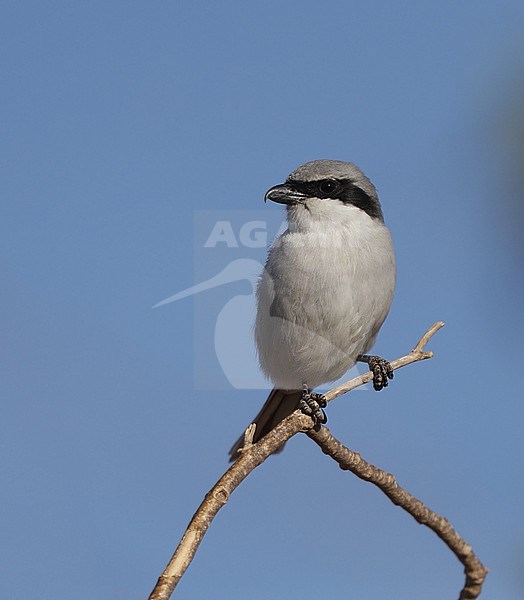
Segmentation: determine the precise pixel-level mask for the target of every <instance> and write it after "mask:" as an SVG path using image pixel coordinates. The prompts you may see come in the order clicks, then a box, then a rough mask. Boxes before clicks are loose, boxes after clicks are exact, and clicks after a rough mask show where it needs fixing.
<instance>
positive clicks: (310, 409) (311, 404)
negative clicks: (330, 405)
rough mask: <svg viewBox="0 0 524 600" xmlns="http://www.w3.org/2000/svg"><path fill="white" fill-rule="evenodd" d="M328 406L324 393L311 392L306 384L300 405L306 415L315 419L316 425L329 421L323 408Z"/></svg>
mask: <svg viewBox="0 0 524 600" xmlns="http://www.w3.org/2000/svg"><path fill="white" fill-rule="evenodd" d="M326 406H327V400H326V398H325V397H324V396H323V395H322V394H317V393H316V392H311V391H310V390H309V388H308V387H307V385H304V389H303V391H302V397H301V398H300V402H299V404H298V407H299V409H300V410H301V411H302V412H303V413H304V414H305V415H307V416H308V417H311V418H312V419H313V421H315V425H321V424H323V423H327V416H326V413H325V412H324V411H323V410H322V409H323V408H326Z"/></svg>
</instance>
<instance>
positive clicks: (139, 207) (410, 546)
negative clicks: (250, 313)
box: [0, 1, 524, 600]
mask: <svg viewBox="0 0 524 600" xmlns="http://www.w3.org/2000/svg"><path fill="white" fill-rule="evenodd" d="M1 13H2V18H1V19H0V46H1V51H0V57H1V58H0V60H1V62H2V69H1V72H2V99H1V105H2V135H1V141H0V144H1V149H2V160H1V167H0V168H1V170H2V176H1V181H2V184H1V185H2V194H1V202H2V219H1V222H0V228H1V230H0V234H1V235H0V248H1V254H0V256H1V261H2V266H3V283H4V285H3V286H2V287H3V293H2V296H1V300H0V302H1V314H2V322H3V324H2V344H1V352H2V371H3V375H2V384H1V385H2V394H1V395H2V419H1V421H0V439H1V447H2V469H1V476H0V477H1V485H0V503H1V506H2V511H1V516H0V536H1V538H2V540H3V544H2V547H1V549H0V564H1V565H2V567H1V571H2V574H1V577H0V595H1V597H2V598H27V597H28V595H30V597H35V598H39V599H47V598H49V599H51V598H53V599H55V598H61V597H66V596H70V595H71V594H73V595H74V597H75V598H77V599H78V600H83V599H89V600H92V599H93V598H97V599H98V598H100V599H105V598H111V599H114V598H116V599H120V598H121V599H124V598H125V599H130V598H136V599H137V600H138V599H141V598H145V597H147V595H148V593H149V591H150V590H151V588H152V586H153V584H154V582H155V581H156V578H157V577H158V575H159V573H160V572H161V570H162V569H163V567H164V565H165V563H166V562H167V560H168V559H169V557H170V555H171V553H172V551H173V549H174V547H175V546H176V544H177V543H178V540H179V538H180V536H181V534H182V532H183V530H184V528H185V526H186V524H187V522H188V520H189V519H190V517H191V515H192V514H193V512H194V510H195V509H196V507H197V505H198V504H199V502H200V500H201V499H202V497H203V495H204V493H205V492H206V491H207V490H208V489H209V488H210V487H211V485H212V484H213V483H214V482H215V480H216V479H217V478H218V477H219V476H220V475H221V474H222V472H223V471H224V469H225V468H226V466H227V464H226V455H227V450H228V449H229V447H230V445H231V444H232V442H233V441H234V440H235V439H236V437H237V436H238V435H239V433H240V432H241V431H242V430H243V429H244V428H245V427H246V426H247V424H248V423H249V421H250V419H251V418H252V417H253V416H254V414H255V413H256V412H257V411H258V408H259V406H260V405H261V404H262V402H263V401H264V399H265V396H264V394H265V393H264V391H262V390H259V389H247V390H240V389H235V388H233V387H232V386H231V383H230V382H229V381H228V378H227V377H226V376H225V374H224V372H223V370H222V366H221V363H220V360H219V357H218V356H217V351H216V348H217V339H218V340H219V341H220V340H222V341H223V340H224V334H223V333H222V334H220V335H219V334H217V331H218V323H219V319H218V317H219V315H221V314H223V313H222V312H221V311H222V310H223V308H224V307H225V306H226V305H228V303H229V302H230V301H235V302H236V301H238V302H239V306H240V305H242V306H247V304H246V302H248V301H249V297H250V294H251V287H250V285H249V281H248V282H247V283H246V281H242V280H238V281H230V282H229V283H227V284H225V285H221V286H219V287H215V288H212V289H209V290H207V291H206V292H203V293H201V294H199V295H197V296H192V297H188V298H185V299H182V300H179V301H177V302H175V303H171V304H167V305H165V306H162V307H159V308H156V309H154V310H153V309H152V306H153V305H155V304H156V303H157V302H159V301H161V300H163V299H164V298H167V297H168V296H170V295H172V294H174V293H175V292H177V291H180V290H184V289H186V288H189V287H191V286H193V285H195V284H197V283H199V282H201V281H202V280H203V279H206V278H209V277H211V276H213V275H214V274H216V273H217V272H218V271H219V270H221V269H222V268H224V267H225V266H226V265H228V264H229V263H230V262H231V261H232V260H235V259H250V260H252V261H263V258H264V255H265V249H264V248H263V247H260V246H257V247H256V248H252V247H246V246H245V245H243V244H239V246H238V247H236V248H233V249H231V248H229V247H227V245H226V246H221V247H220V248H214V249H212V250H211V251H210V252H209V253H206V251H205V250H204V247H203V244H202V240H203V239H205V236H206V235H207V232H208V228H209V226H212V224H213V219H215V215H216V219H215V221H216V220H219V219H220V216H221V215H223V218H224V220H227V221H230V222H231V223H232V228H233V230H234V235H235V239H239V238H238V235H239V228H240V227H241V225H242V224H243V223H245V222H247V221H249V220H252V217H254V219H256V220H262V221H263V222H264V219H265V218H266V217H265V216H264V215H265V214H267V222H266V223H267V232H268V238H269V239H268V243H269V241H270V238H271V236H272V235H273V234H274V233H275V232H276V230H277V229H278V226H279V224H280V223H281V219H282V209H281V207H278V206H265V207H264V205H263V203H262V198H263V195H264V192H265V191H266V190H267V189H268V188H269V187H271V186H272V185H274V184H276V183H280V182H281V181H282V180H283V179H284V178H285V177H286V176H287V174H288V173H289V172H290V171H291V170H293V169H294V168H295V167H296V166H297V165H299V164H301V163H302V162H305V161H307V160H312V159H315V158H335V159H341V160H350V161H353V162H355V163H357V164H358V165H359V166H360V167H361V168H362V169H363V170H364V171H365V172H366V173H367V174H368V175H369V177H370V178H371V179H372V180H373V182H374V183H375V185H376V186H377V188H378V190H379V194H380V198H381V201H382V205H383V209H384V213H385V216H386V222H387V224H388V226H389V227H390V229H391V231H392V234H393V238H394V241H395V246H396V252H397V262H398V285H397V292H396V296H395V300H394V304H393V307H392V310H391V313H390V316H389V318H388V320H387V322H386V324H385V325H384V327H383V329H382V332H381V334H380V336H379V339H378V342H377V344H376V346H375V350H376V351H377V353H380V354H381V355H384V356H387V357H391V358H394V357H396V356H400V355H402V354H404V353H406V352H407V351H409V349H410V348H411V347H412V346H413V344H414V343H415V342H416V340H417V339H418V337H419V336H420V335H421V334H422V333H423V332H424V331H425V329H426V328H427V327H428V326H429V325H430V324H432V323H433V322H435V321H437V320H444V321H446V327H445V329H444V330H442V331H441V332H440V333H439V334H438V335H437V336H436V337H435V338H434V339H433V340H432V342H431V344H430V346H431V349H433V350H434V351H435V353H436V356H435V358H434V359H433V360H431V361H427V362H425V363H423V364H418V365H414V366H412V367H408V368H406V369H403V370H402V371H401V372H399V373H398V375H397V377H396V378H395V381H394V382H393V384H392V385H391V387H390V388H388V390H386V391H384V392H381V393H380V394H375V393H373V392H371V391H365V392H357V393H354V394H352V395H350V396H347V397H343V398H340V399H339V400H337V401H336V402H333V404H332V405H330V407H329V426H330V427H331V429H332V431H333V433H334V434H335V435H336V436H337V437H338V438H339V439H341V440H342V441H343V442H344V443H346V444H347V445H348V446H349V447H351V448H352V449H354V450H357V451H359V452H361V453H362V455H363V456H364V457H366V458H367V459H368V460H370V461H371V462H373V463H374V464H376V465H379V466H381V467H383V468H385V469H387V470H389V471H391V472H393V473H395V475H396V476H397V478H398V480H399V482H400V483H401V484H403V485H405V486H406V487H407V489H408V490H410V491H411V492H412V493H414V494H415V495H416V496H417V497H418V498H420V499H421V500H423V501H424V502H426V503H427V504H428V505H429V506H430V507H431V508H433V509H435V510H437V511H439V512H441V513H442V514H443V515H444V516H446V517H447V518H449V519H450V520H451V522H452V523H453V524H454V526H455V527H456V528H457V529H458V531H459V532H460V533H462V534H463V535H464V537H465V538H466V539H467V540H468V541H469V542H470V543H471V544H472V545H473V547H474V548H475V550H476V551H477V553H478V555H479V557H480V558H481V559H482V560H483V561H484V562H485V564H486V565H487V566H488V567H489V568H490V569H491V572H490V575H489V578H488V580H487V583H486V587H485V592H484V593H483V595H482V596H481V597H482V598H486V599H490V598H491V599H494V600H495V599H496V600H512V599H517V598H521V597H522V591H523V589H524V578H523V576H522V571H523V568H524V564H523V561H522V555H523V552H524V518H523V511H522V497H523V495H524V486H523V483H522V477H521V473H522V455H523V451H524V448H523V446H524V436H523V435H522V427H523V421H524V403H523V402H522V400H523V398H522V387H521V381H520V380H521V364H520V361H521V356H520V348H521V345H522V336H523V334H524V331H523V329H524V328H523V325H522V322H523V320H522V292H523V286H522V266H521V265H522V257H523V254H522V251H523V248H522V240H521V234H520V231H521V227H522V220H521V219H522V215H523V210H522V198H521V195H520V188H519V183H521V182H522V168H523V164H522V157H523V156H524V153H523V152H522V149H523V135H522V131H523V128H522V123H523V118H522V105H523V98H524V94H523V93H522V91H523V89H524V86H523V77H522V72H523V70H522V67H523V62H524V42H523V39H522V31H523V28H524V5H523V4H522V3H520V2H516V1H502V2H498V3H494V2H486V1H480V2H476V3H469V2H468V3H456V2H449V1H445V2H440V3H435V2H426V1H423V2H417V3H415V2H410V3H408V2H396V3H390V2H384V1H382V2H373V3H370V2H366V3H364V2H347V1H344V2H342V1H328V2H324V3H322V4H320V3H318V2H309V1H306V2H302V3H300V5H298V4H297V3H292V2H286V1H284V2H282V1H280V2H274V1H269V2H264V3H242V2H238V1H231V2H225V3H204V2H199V1H194V2H176V3H175V2H157V3H138V2H126V3H124V2H110V3H107V2H106V3H102V2H90V3H78V2H46V3H43V2H24V1H21V2H16V3H15V2H5V3H3V6H2V9H1ZM210 215H212V216H210ZM246 299H247V301H246ZM229 306H233V305H229ZM231 314H233V315H234V311H233V312H232V313H231ZM239 314H240V313H239ZM242 314H243V313H242ZM228 323H230V330H231V337H232V338H233V337H234V336H235V335H237V334H241V332H243V331H246V329H247V326H246V325H245V323H244V320H243V318H242V319H241V318H240V317H239V319H238V322H235V319H234V317H233V318H232V319H231V320H230V321H229V322H228ZM215 325H216V329H215V330H214V328H215ZM217 336H218V337H217ZM220 336H222V337H220ZM226 337H227V336H226ZM226 341H227V340H226ZM246 352H247V351H246ZM233 358H235V357H234V356H233ZM233 362H234V361H233ZM28 572H29V573H30V578H31V582H30V583H29V588H30V589H31V588H32V589H33V590H34V591H30V592H28V591H27V588H26V586H25V584H24V585H23V588H22V587H21V582H25V581H26V578H27V574H28ZM462 579H463V575H462V569H461V566H460V564H459V563H458V562H457V561H456V559H455V558H454V557H453V556H452V555H451V554H450V552H449V551H448V550H447V549H446V548H445V547H444V546H443V544H442V543H441V542H440V540H438V538H437V537H436V536H435V535H434V534H433V533H431V532H430V531H428V530H426V529H425V528H423V527H419V526H417V525H416V523H415V522H414V521H413V520H412V519H411V518H410V517H408V516H406V515H405V514H403V513H402V512H401V511H400V510H399V509H398V508H396V507H394V506H393V505H391V504H390V503H389V502H388V501H387V500H386V499H385V498H384V497H383V496H382V494H381V493H380V492H379V491H378V490H376V489H374V488H373V487H372V486H369V485H366V484H365V483H364V482H362V481H360V480H357V479H356V478H355V477H353V476H352V475H350V474H347V473H342V472H341V471H340V470H339V469H338V468H337V467H336V465H335V464H334V463H332V462H330V461H329V460H328V459H327V458H326V457H325V456H324V455H322V453H321V452H320V451H319V450H318V448H317V447H316V446H315V445H314V444H312V443H311V442H310V441H309V440H307V439H306V438H304V437H297V438H295V439H293V440H292V441H291V442H290V443H289V444H288V446H287V447H286V450H285V452H284V453H283V454H281V455H279V456H277V457H274V458H272V459H270V460H268V461H267V462H266V463H265V464H264V465H263V466H262V467H261V468H260V469H259V470H258V471H257V472H255V473H253V474H252V475H251V477H249V478H248V480H247V481H246V482H245V483H244V484H243V485H242V486H241V488H239V489H238V490H237V491H236V492H235V494H234V495H233V496H232V497H231V499H230V502H229V503H228V505H227V506H226V507H225V508H224V509H223V510H222V511H221V512H220V514H219V515H218V517H217V518H216V520H215V522H214V523H213V525H212V527H211V529H210V531H209V533H208V535H207V536H206V538H205V540H204V542H203V544H202V546H201V548H200V550H199V551H198V554H197V556H196V558H195V560H194V563H193V564H192V565H191V567H190V569H189V571H188V572H187V574H186V576H185V577H184V579H183V580H182V582H181V584H180V586H179V588H178V590H177V597H179V598H180V599H186V600H193V599H201V598H246V597H247V598H250V599H253V600H258V599H266V598H276V599H293V598H318V597H324V598H325V597H328V598H348V597H349V598H358V599H364V598H370V599H375V598H389V599H393V600H396V599H398V600H404V599H406V598H415V597H420V596H421V594H423V595H424V598H425V599H427V600H432V599H435V600H442V599H443V598H454V597H456V596H457V594H458V590H459V589H460V587H461V585H462ZM422 590H423V591H422ZM31 594H32V596H31Z"/></svg>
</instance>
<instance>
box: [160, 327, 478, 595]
mask: <svg viewBox="0 0 524 600" xmlns="http://www.w3.org/2000/svg"><path fill="white" fill-rule="evenodd" d="M443 325H444V323H441V322H439V323H435V325H433V326H432V327H431V328H430V329H429V330H428V331H427V332H426V333H425V334H424V335H423V336H422V338H421V339H420V341H419V342H418V343H417V344H416V346H415V348H414V350H412V352H410V353H409V354H407V355H406V356H403V357H401V358H398V359H397V360H394V361H393V362H391V366H392V368H393V369H394V370H396V369H399V368H401V367H404V366H406V365H409V364H411V363H414V362H418V361H421V360H425V359H427V358H431V357H432V356H433V353H432V352H426V351H425V350H424V348H425V345H426V344H427V343H428V341H429V340H430V338H431V337H432V336H433V335H434V334H435V333H436V332H437V331H438V330H439V329H440V328H441V327H443ZM372 378H373V375H372V373H371V372H368V373H364V375H360V376H359V377H355V378H354V379H351V380H350V381H347V382H346V383H344V384H342V385H340V386H338V387H336V388H334V389H332V390H331V391H329V392H328V393H327V394H325V396H326V399H327V400H328V402H330V401H331V400H334V399H335V398H338V397H339V396H341V395H343V394H346V393H347V392H349V391H351V390H354V389H355V388H357V387H359V386H361V385H364V384H365V383H367V382H368V381H371V379H372ZM312 427H313V421H312V419H311V418H310V417H308V416H306V415H304V414H302V413H301V412H300V411H295V412H294V413H293V414H292V415H290V416H289V417H287V418H286V419H284V420H283V421H282V422H281V423H279V424H278V425H277V426H276V427H275V428H274V429H273V430H272V431H270V432H269V433H268V434H267V435H266V436H265V437H263V438H262V439H261V440H260V441H259V442H258V443H256V444H252V445H248V447H247V448H245V449H244V450H243V452H242V454H241V456H240V458H239V459H238V460H237V461H236V462H235V463H234V464H233V465H232V466H231V467H230V468H229V469H228V471H227V472H226V473H225V474H224V475H223V476H222V477H221V478H220V479H219V480H218V481H217V483H216V484H215V486H214V487H213V488H212V489H211V490H210V491H209V492H208V493H207V494H206V497H205V498H204V500H203V502H202V504H201V505H200V506H199V508H198V510H197V511H196V513H195V514H194V515H193V518H192V519H191V521H190V523H189V525H188V527H187V529H186V531H185V533H184V535H183V537H182V540H181V541H180V543H179V545H178V547H177V549H176V550H175V552H174V554H173V557H172V558H171V560H170V561H169V564H168V565H167V567H166V568H165V570H164V572H163V573H162V575H161V576H160V577H159V579H158V582H157V584H156V586H155V588H154V590H153V591H152V592H151V595H150V596H149V600H168V598H170V596H171V594H172V593H173V590H174V589H175V587H176V585H177V583H178V582H179V581H180V578H181V577H182V575H183V574H184V573H185V571H186V569H187V568H188V566H189V565H190V563H191V561H192V560H193V557H194V556H195V553H196V551H197V549H198V547H199V545H200V543H201V541H202V539H203V537H204V535H205V533H206V531H207V529H208V527H209V525H210V524H211V522H212V520H213V519H214V517H215V515H216V514H217V512H218V511H219V510H220V509H221V508H222V506H224V504H225V503H226V502H227V501H228V500H229V496H230V495H231V493H232V492H233V491H234V490H235V489H236V488H237V487H238V486H239V485H240V484H241V483H242V481H243V480H244V479H245V478H246V477H247V476H248V475H249V474H250V473H251V471H253V470H254V469H255V468H256V467H258V466H259V465H260V464H262V463H263V462H264V461H265V460H266V458H268V457H269V456H270V455H271V454H273V453H274V452H275V451H277V450H278V449H279V448H280V447H281V446H282V444H284V443H285V442H286V441H287V440H289V439H290V438H291V437H293V436H294V435H295V434H297V433H299V432H300V431H304V432H308V435H310V437H312V439H314V440H315V441H316V442H317V443H319V441H318V440H317V439H315V438H314V437H313V436H312V434H313V431H312ZM324 431H326V432H327V433H328V434H329V432H328V431H327V430H325V429H324V428H323V429H321V430H320V432H318V435H324V433H323V432H324ZM250 438H251V439H252V430H251V429H250V428H248V429H247V430H246V441H248V442H250V441H251V440H250ZM333 439H334V438H333ZM335 441H336V440H335ZM337 443H338V442H337ZM345 450H347V449H345ZM347 451H348V452H350V451H349V450H347ZM353 454H354V453H353ZM356 456H358V455H356ZM360 460H362V459H360ZM366 464H367V463H366ZM374 468H375V469H376V467H374ZM382 473H384V472H382ZM359 476H360V475H359ZM388 476H389V475H388ZM389 477H392V476H389ZM364 479H366V477H364ZM367 479H369V480H370V479H371V478H367ZM377 485H378V484H377ZM395 485H396V482H395ZM379 487H380V486H379ZM381 489H382V488H381ZM388 489H389V488H388ZM386 493H387V492H386ZM404 493H406V494H407V492H404ZM393 501H395V500H393ZM417 502H418V500H417ZM422 506H423V505H422ZM424 509H425V510H428V509H426V508H425V507H424ZM431 514H433V513H431ZM437 516H438V515H437ZM438 518H439V519H441V520H442V521H443V522H445V523H447V521H445V519H442V517H438ZM447 526H448V528H449V529H451V531H453V530H452V528H451V525H449V523H448V524H447ZM455 535H458V534H455ZM444 541H446V540H444ZM446 543H447V542H446ZM457 548H458V547H457ZM452 549H453V548H452ZM453 551H454V552H455V550H453ZM458 551H459V552H460V553H461V556H463V557H466V558H464V560H466V559H467V561H469V562H468V564H471V565H472V568H470V569H469V571H467V577H469V579H470V580H471V582H470V585H469V587H468V588H467V590H466V588H464V590H466V591H467V593H470V594H471V593H472V592H471V591H470V590H472V589H474V586H475V585H477V586H479V588H478V589H479V592H478V593H480V586H481V585H482V581H483V580H484V577H485V569H484V567H483V566H482V564H481V563H480V562H478V559H477V558H476V557H475V555H474V554H473V551H472V550H471V547H470V546H469V545H467V544H466V543H465V542H464V546H460V548H459V550H458ZM456 553H457V552H456ZM457 556H458V554H457ZM471 557H473V559H474V561H473V562H471V561H472V560H473V559H472V558H471ZM459 558H460V556H459ZM461 560H462V559H461ZM475 561H477V562H475ZM463 562H464V561H463ZM477 563H478V565H477ZM464 564H466V563H465V562H464ZM482 569H484V573H483V576H482V579H480V573H481V571H482ZM479 582H480V583H479ZM477 596H478V594H477ZM477 596H474V595H469V596H467V595H461V600H466V599H470V598H471V599H473V598H477Z"/></svg>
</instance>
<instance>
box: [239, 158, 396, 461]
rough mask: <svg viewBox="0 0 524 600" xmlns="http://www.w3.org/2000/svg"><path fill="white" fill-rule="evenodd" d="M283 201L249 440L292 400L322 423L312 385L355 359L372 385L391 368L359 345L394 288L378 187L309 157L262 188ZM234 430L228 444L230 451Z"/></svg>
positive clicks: (263, 309) (259, 319)
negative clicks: (267, 383)
mask: <svg viewBox="0 0 524 600" xmlns="http://www.w3.org/2000/svg"><path fill="white" fill-rule="evenodd" d="M264 200H265V201H267V200H271V201H272V202H278V203H280V204H284V205H286V210H287V222H288V229H287V230H286V231H285V232H284V233H283V234H282V235H281V236H279V237H278V238H277V239H276V240H275V242H274V243H273V246H272V247H271V249H270V251H269V255H268V259H267V262H266V266H265V268H264V271H263V273H262V275H261V278H260V281H259V284H258V289H257V316H256V322H255V341H256V346H257V350H258V356H259V361H260V366H261V368H262V370H263V372H264V373H265V374H266V375H267V376H268V377H269V379H270V380H271V381H272V382H273V384H274V386H275V387H274V389H273V391H272V392H271V393H270V395H269V398H268V399H267V401H266V403H265V404H264V406H263V407H262V409H261V411H260V412H259V413H258V415H257V416H256V417H255V419H254V420H253V422H254V423H256V430H255V435H254V438H253V442H257V441H258V440H259V439H261V438H262V437H263V436H264V435H266V434H267V433H268V432H269V431H271V429H273V428H274V427H275V426H276V425H277V424H278V423H280V421H282V420H283V419H284V418H285V417H287V416H288V415H290V414H291V413H292V412H294V411H295V410H297V409H298V408H300V409H301V410H302V411H303V412H305V413H306V414H309V415H310V416H311V417H312V418H313V419H314V421H315V422H317V423H323V422H325V421H326V417H325V413H324V411H323V410H322V409H323V408H324V407H325V406H326V402H325V400H324V399H323V396H321V395H319V394H315V393H312V392H311V390H312V389H313V388H315V387H316V386H318V385H321V384H324V383H327V382H330V381H334V380H336V379H338V378H340V377H342V375H344V373H345V372H346V371H348V370H349V369H350V368H351V367H353V365H354V364H355V363H356V362H357V361H362V362H366V363H368V365H369V368H370V370H371V371H372V372H373V385H374V388H375V389H376V390H377V391H378V390H381V389H382V388H384V387H386V386H387V385H388V379H392V378H393V371H392V369H391V366H390V364H389V362H388V361H386V360H384V359H382V358H380V357H378V356H370V355H367V354H366V353H367V352H368V351H369V350H370V349H371V347H372V346H373V344H374V342H375V339H376V337H377V334H378V332H379V330H380V328H381V326H382V324H383V323H384V320H385V319H386V317H387V315H388V312H389V309H390V306H391V302H392V299H393V293H394V290H395V268H396V267H395V253H394V249H393V243H392V240H391V235H390V232H389V229H388V228H387V227H386V226H385V224H384V217H383V214H382V208H381V206H380V202H379V199H378V195H377V191H376V189H375V187H374V185H373V184H372V183H371V181H370V180H369V179H368V178H367V177H366V176H365V175H364V173H363V172H362V171H361V170H360V169H359V168H358V167H357V166H356V165H354V164H353V163H349V162H343V161H338V160H314V161H312V162H308V163H305V164H303V165H301V166H300V167H298V168H297V169H296V170H295V171H293V172H292V173H291V175H289V177H288V178H287V179H286V182H285V183H284V184H281V185H276V186H274V187H272V188H271V189H270V190H269V191H268V192H267V193H266V195H265V198H264ZM243 444H244V436H241V437H240V438H239V439H238V440H237V442H236V443H235V444H234V445H233V447H232V448H231V450H230V456H231V460H235V459H236V458H237V457H238V456H239V450H241V449H242V447H243Z"/></svg>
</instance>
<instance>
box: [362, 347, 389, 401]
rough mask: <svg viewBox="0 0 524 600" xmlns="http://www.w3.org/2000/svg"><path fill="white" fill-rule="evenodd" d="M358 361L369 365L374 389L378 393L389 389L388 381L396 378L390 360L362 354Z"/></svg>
mask: <svg viewBox="0 0 524 600" xmlns="http://www.w3.org/2000/svg"><path fill="white" fill-rule="evenodd" d="M357 360H358V361H360V362H365V363H367V364H368V366H369V370H370V371H371V372H372V373H373V387H374V388H375V390H376V391H377V392H380V390H381V389H383V388H385V387H388V383H389V382H388V379H393V377H394V374H393V369H392V368H391V363H390V362H389V361H388V360H386V359H385V358H380V356H375V355H369V354H360V355H359V356H358V358H357Z"/></svg>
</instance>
